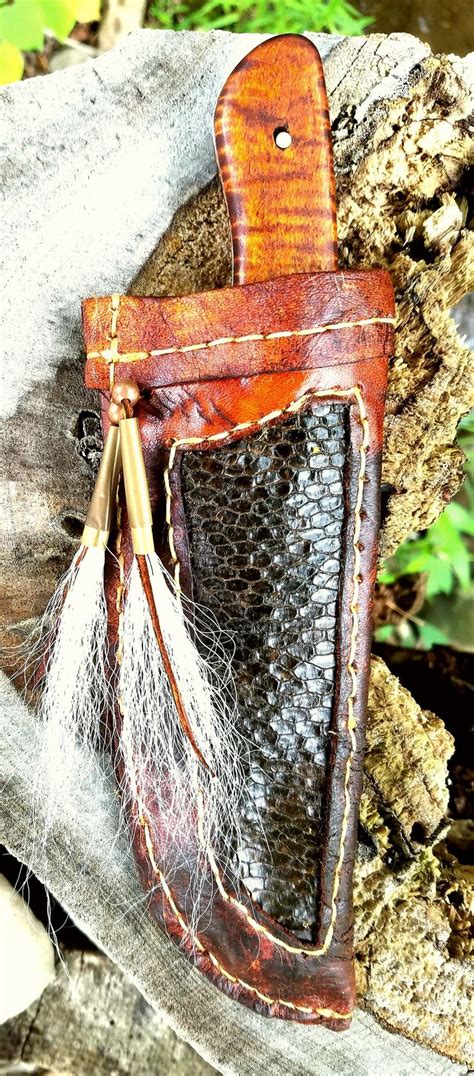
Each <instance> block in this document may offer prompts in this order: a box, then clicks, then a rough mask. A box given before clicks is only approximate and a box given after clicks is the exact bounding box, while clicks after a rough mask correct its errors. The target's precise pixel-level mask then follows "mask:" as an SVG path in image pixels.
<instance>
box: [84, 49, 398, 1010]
mask: <svg viewBox="0 0 474 1076" xmlns="http://www.w3.org/2000/svg"><path fill="white" fill-rule="evenodd" d="M282 134H283V138H282V137H281V136H282ZM215 137H216V149H217V157H218V163H219V169H220V175H221V179H222V184H223V190H224V195H225V199H226V202H227V206H228V211H229V218H230V228H231V239H232V249H233V286H232V287H230V288H223V289H221V290H218V291H212V292H206V293H203V294H198V295H191V296H187V297H184V298H178V299H175V298H167V299H150V298H135V297H133V296H112V297H107V298H93V299H88V300H87V301H86V302H85V303H84V307H83V320H84V338H85V344H86V349H87V364H86V383H87V385H89V386H90V387H91V388H95V389H99V390H100V393H101V402H102V415H103V423H104V431H105V430H106V428H107V407H108V404H109V400H110V396H109V384H110V381H109V379H110V370H111V364H112V365H113V369H114V373H115V378H116V379H117V378H123V377H125V378H127V377H131V378H133V380H136V381H137V382H138V384H139V386H140V388H141V390H142V400H141V402H140V405H139V408H138V410H137V417H138V418H139V421H140V429H141V434H142V442H143V447H144V455H145V462H146V467H147V474H148V479H149V486H150V493H151V498H152V506H153V510H154V520H155V541H156V548H157V550H158V552H159V553H160V555H161V557H162V559H163V562H164V564H165V566H166V567H167V569H168V570H169V571H170V572H171V573H172V574H174V576H175V578H176V577H178V576H179V582H180V586H181V588H182V590H183V592H184V593H185V594H187V595H188V596H189V597H192V598H193V599H194V600H195V601H197V602H198V603H199V604H200V605H202V606H204V607H205V608H207V609H209V610H211V612H212V613H213V614H215V616H216V618H217V620H218V621H219V624H220V625H221V626H222V627H223V628H224V629H227V630H228V632H229V635H230V636H231V637H232V638H233V640H234V646H233V647H232V648H230V649H229V655H228V661H229V664H230V665H231V667H232V673H233V678H234V683H235V688H236V692H237V699H238V706H239V720H240V722H241V728H242V731H243V732H244V734H245V735H246V737H247V738H248V740H249V741H250V744H251V761H250V772H249V775H248V776H249V780H248V786H247V789H246V793H245V795H246V799H245V801H244V805H243V813H242V829H243V835H244V841H243V847H242V848H241V849H240V850H239V856H238V865H237V868H236V872H235V876H232V877H231V876H230V874H229V872H228V871H227V872H226V873H225V875H223V874H219V872H218V868H216V870H211V869H210V868H208V869H207V873H206V878H205V884H204V886H203V890H202V901H203V908H205V909H207V911H206V914H203V916H202V918H201V919H198V927H197V930H196V932H195V933H193V931H192V930H191V928H190V925H189V924H190V921H191V909H190V908H189V875H190V871H191V869H192V865H193V864H194V863H195V861H196V858H197V857H198V855H199V849H198V841H197V836H196V833H194V832H193V833H189V835H188V837H187V861H186V862H184V861H183V860H180V861H179V862H178V861H176V863H175V864H174V870H173V880H172V885H171V884H168V881H167V879H166V878H165V877H164V875H163V873H162V871H161V868H160V863H161V862H162V861H163V860H164V856H163V855H161V852H162V849H160V840H162V839H163V834H162V830H161V829H160V794H159V789H158V790H156V792H155V793H154V794H153V795H150V802H149V803H148V805H147V815H148V819H149V826H148V830H147V832H146V833H144V831H143V827H141V826H140V825H139V824H137V818H136V817H134V807H133V804H132V805H131V806H130V808H129V810H130V822H131V827H132V832H133V843H134V852H135V857H136V861H137V865H138V870H139V873H140V876H141V880H142V883H143V886H144V888H145V890H146V891H147V892H148V893H149V894H150V895H149V909H150V913H151V914H152V915H153V916H154V918H155V919H156V921H157V922H158V924H159V925H160V926H161V927H162V928H163V929H165V930H166V932H167V933H168V935H169V936H170V937H171V938H173V939H174V940H175V941H176V943H177V944H178V945H179V946H180V947H181V949H182V951H183V952H184V953H185V954H186V955H187V956H188V957H189V958H190V959H191V960H193V961H194V962H195V963H196V964H197V966H198V967H199V968H200V969H201V971H202V972H203V973H204V974H206V975H207V976H208V978H210V979H211V980H212V981H213V982H214V983H215V984H216V986H218V987H219V988H220V989H221V990H223V991H225V992H226V993H228V994H229V995H230V996H231V997H232V998H234V999H236V1000H238V1001H240V1002H242V1003H244V1004H245V1005H247V1006H249V1007H251V1008H252V1009H254V1010H255V1011H257V1012H259V1013H262V1014H264V1015H271V1016H278V1017H281V1018H285V1019H290V1020H299V1021H302V1022H307V1023H316V1022H323V1023H325V1024H326V1025H327V1026H329V1027H331V1028H334V1029H335V1030H341V1029H343V1028H345V1027H347V1026H348V1023H349V1021H350V1015H351V1011H352V1009H353V1005H354V970H353V958H352V904H351V892H352V868H353V858H354V848H355V841H356V830H357V812H358V804H359V796H360V786H361V767H362V759H363V750H364V725H365V711H366V699H367V678H368V668H369V652H370V634H371V612H372V589H373V583H374V577H375V566H376V549H377V532H378V521H379V489H380V457H381V445H382V422H383V410H384V398H385V389H386V378H387V364H388V358H389V356H390V354H391V350H392V333H393V329H392V323H393V315H394V301H393V291H392V286H391V282H390V278H389V276H388V274H387V273H386V272H383V271H378V270H365V271H364V270H356V271H341V270H339V269H338V264H337V235H336V210H335V192H334V172H333V161H332V145H331V130H330V122H329V114H328V105H327V99H326V90H325V85H324V76H323V70H322V65H321V61H320V58H319V55H318V53H317V51H316V49H315V48H314V46H313V45H312V44H311V42H310V41H309V40H308V39H306V38H304V37H298V36H293V35H284V36H281V37H276V38H272V39H270V40H267V41H265V42H264V43H263V44H261V45H259V46H258V47H257V48H256V49H254V50H253V51H252V52H251V53H250V54H249V55H248V56H247V57H245V59H244V60H243V61H242V62H241V63H240V64H239V65H238V67H237V68H236V69H235V70H234V72H233V73H232V74H231V75H230V77H229V78H228V80H227V82H226V84H225V86H224V88H223V90H222V93H221V95H220V97H219V100H218V104H217V109H216V116H215ZM115 554H116V557H118V559H116V557H114V558H112V557H111V558H110V559H109V563H108V566H107V583H106V588H107V594H108V602H109V621H110V625H109V630H110V651H111V660H112V661H113V660H114V655H115V652H116V647H117V633H118V630H119V617H120V611H121V602H122V600H123V591H124V580H125V579H126V575H127V571H128V569H129V567H130V564H131V559H132V547H131V541H130V530H129V527H128V522H127V513H126V508H125V506H124V505H122V508H121V512H120V520H119V527H118V531H117V534H116V536H115ZM119 731H120V730H119V729H118V735H119ZM177 826H179V819H177ZM168 840H169V837H168ZM150 847H151V848H152V849H153V851H152V852H151V851H150ZM180 847H182V844H181V845H180ZM166 853H167V854H166V860H167V862H169V861H170V860H171V861H172V859H173V849H172V848H171V849H170V848H167V849H166ZM216 872H217V873H216ZM209 909H210V911H209ZM193 921H195V920H193Z"/></svg>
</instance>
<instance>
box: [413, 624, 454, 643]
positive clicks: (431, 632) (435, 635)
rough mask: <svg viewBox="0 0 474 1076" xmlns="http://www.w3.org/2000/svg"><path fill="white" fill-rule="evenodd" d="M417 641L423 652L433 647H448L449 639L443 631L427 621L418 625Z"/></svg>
mask: <svg viewBox="0 0 474 1076" xmlns="http://www.w3.org/2000/svg"><path fill="white" fill-rule="evenodd" d="M419 641H420V643H421V644H422V647H423V649H424V650H431V647H432V646H435V645H441V646H449V639H448V636H447V635H445V633H444V631H442V630H441V628H437V627H436V625H435V624H428V622H427V621H426V622H425V623H424V624H420V625H419Z"/></svg>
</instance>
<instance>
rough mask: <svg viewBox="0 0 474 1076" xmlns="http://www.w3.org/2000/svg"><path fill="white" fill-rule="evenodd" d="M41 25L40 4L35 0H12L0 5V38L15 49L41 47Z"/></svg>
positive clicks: (24, 49)
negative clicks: (14, 46)
mask: <svg viewBox="0 0 474 1076" xmlns="http://www.w3.org/2000/svg"><path fill="white" fill-rule="evenodd" d="M43 26H44V23H43V13H42V10H41V5H40V4H39V3H36V0H13V3H9V4H4V3H2V4H1V6H0V38H1V39H2V40H4V41H8V42H9V43H10V45H16V47H17V49H23V51H30V50H33V49H42V48H43V41H44V34H43Z"/></svg>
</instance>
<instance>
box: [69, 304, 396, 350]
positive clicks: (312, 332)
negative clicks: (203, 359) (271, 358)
mask: <svg viewBox="0 0 474 1076" xmlns="http://www.w3.org/2000/svg"><path fill="white" fill-rule="evenodd" d="M114 301H118V303H120V296H119V295H114V296H112V304H113V303H114ZM117 312H118V307H117ZM394 324H395V318H389V317H386V318H383V317H377V318H361V319H360V320H359V321H336V322H333V323H332V324H330V325H312V326H310V327H309V328H308V329H282V330H278V331H275V332H268V333H259V332H255V333H246V334H245V335H244V336H221V337H218V338H217V339H216V340H203V341H202V342H201V343H199V344H184V345H183V346H182V347H161V348H156V349H155V350H153V351H128V352H122V353H119V351H118V338H116V334H115V337H113V336H112V334H109V335H110V336H111V346H110V348H106V349H105V350H104V351H88V352H87V358H88V359H104V360H105V362H107V363H109V364H115V363H119V362H127V363H132V362H143V361H144V360H145V359H149V358H155V357H158V356H160V355H185V354H186V353H187V352H188V351H206V349H208V348H211V347H227V346H228V344H248V343H255V342H257V341H272V340H290V339H292V338H294V337H297V336H321V335H322V334H323V333H327V332H331V331H334V330H337V329H357V328H365V327H366V326H368V325H394ZM116 326H117V320H115V328H116Z"/></svg>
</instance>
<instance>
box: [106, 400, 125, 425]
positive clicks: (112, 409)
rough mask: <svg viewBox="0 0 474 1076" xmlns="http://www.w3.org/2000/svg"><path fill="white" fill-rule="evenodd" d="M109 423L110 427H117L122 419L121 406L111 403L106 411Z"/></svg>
mask: <svg viewBox="0 0 474 1076" xmlns="http://www.w3.org/2000/svg"><path fill="white" fill-rule="evenodd" d="M107 415H108V419H109V422H110V424H111V425H112V426H118V424H119V422H120V420H121V419H122V418H123V417H124V413H123V407H122V404H119V403H111V404H109V409H108V411H107Z"/></svg>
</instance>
